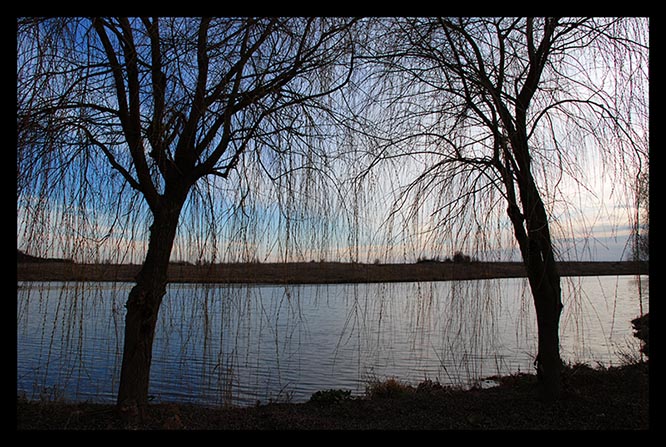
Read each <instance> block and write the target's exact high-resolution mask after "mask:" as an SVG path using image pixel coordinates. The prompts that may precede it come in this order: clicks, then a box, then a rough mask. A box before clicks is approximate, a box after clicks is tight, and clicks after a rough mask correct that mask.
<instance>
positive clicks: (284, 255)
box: [17, 47, 644, 262]
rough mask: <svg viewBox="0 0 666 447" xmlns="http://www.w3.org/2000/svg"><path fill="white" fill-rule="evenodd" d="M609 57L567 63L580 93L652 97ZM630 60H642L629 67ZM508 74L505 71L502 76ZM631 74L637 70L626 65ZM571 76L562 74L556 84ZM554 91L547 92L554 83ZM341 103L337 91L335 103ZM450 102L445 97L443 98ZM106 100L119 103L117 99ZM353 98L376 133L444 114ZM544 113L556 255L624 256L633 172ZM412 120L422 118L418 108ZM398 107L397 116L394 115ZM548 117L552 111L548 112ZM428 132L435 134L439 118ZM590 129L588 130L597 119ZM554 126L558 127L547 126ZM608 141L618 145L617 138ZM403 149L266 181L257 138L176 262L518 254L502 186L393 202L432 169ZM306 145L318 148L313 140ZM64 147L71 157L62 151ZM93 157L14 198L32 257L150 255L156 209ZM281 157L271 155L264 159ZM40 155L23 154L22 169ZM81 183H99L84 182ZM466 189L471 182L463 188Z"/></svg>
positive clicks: (187, 225)
mask: <svg viewBox="0 0 666 447" xmlns="http://www.w3.org/2000/svg"><path fill="white" fill-rule="evenodd" d="M146 48H147V47H146ZM609 54H610V53H609ZM32 55H33V54H32V53H30V51H27V52H26V53H25V54H24V55H23V56H24V57H26V60H30V57H31V56H32ZM613 57H614V59H613V60H612V61H611V62H608V61H601V60H599V61H596V60H593V59H594V58H591V59H590V60H589V61H587V60H584V59H582V58H578V59H577V58H573V60H575V62H572V63H570V65H568V66H567V67H569V69H571V70H573V71H572V73H573V72H576V73H583V77H582V78H581V79H583V80H585V81H590V80H591V81H593V84H595V85H602V87H600V89H599V90H598V91H593V92H592V93H589V92H588V91H586V90H585V88H581V92H580V93H577V95H578V97H586V96H585V95H590V94H591V95H592V96H591V97H592V98H594V100H595V101H600V99H599V98H597V97H596V96H595V95H597V96H598V95H601V94H606V93H607V94H608V97H609V98H619V99H618V101H621V100H623V98H625V97H624V96H622V97H619V96H617V95H629V96H627V97H628V98H635V97H640V95H641V94H643V93H644V92H643V91H642V90H640V91H639V90H638V89H637V90H636V92H631V91H627V86H626V85H623V84H622V83H620V82H616V81H615V79H614V78H612V77H611V76H606V72H605V71H604V70H602V69H601V68H603V67H605V65H604V64H606V63H610V64H611V65H612V64H615V65H614V67H619V68H624V67H625V65H626V66H629V65H631V64H633V63H634V61H631V60H628V59H627V58H625V57H624V56H623V55H622V54H620V53H613ZM625 59H626V60H625ZM639 63H640V61H639ZM623 64H625V65H623ZM26 67H27V68H26ZM29 67H30V65H29V64H28V65H25V67H23V69H25V70H26V72H27V71H28V68H29ZM600 67H601V68H600ZM19 68H21V67H19ZM629 68H630V69H631V70H634V68H633V66H632V67H629ZM638 68H639V69H640V66H638ZM587 69H590V70H587ZM585 70H587V72H585ZM19 72H20V73H21V74H22V76H20V78H21V79H25V78H24V77H23V72H22V71H21V70H19ZM510 72H511V71H510V70H507V74H509V73H510ZM634 73H635V72H633V71H631V74H634ZM366 74H367V73H363V71H362V70H361V71H360V75H359V76H360V78H363V76H365V75H366ZM25 76H27V75H25ZM423 76H425V74H424V75H423ZM91 79H92V77H91ZM100 79H102V80H103V79H104V78H103V77H102V78H100ZM146 79H149V76H146ZM433 79H434V80H435V81H441V80H439V79H437V78H436V76H435V77H434V78H432V79H430V78H428V81H431V80H433ZM629 79H630V80H631V79H632V78H631V77H630V78H629ZM636 79H638V78H636ZM365 81H367V82H375V81H374V79H373V78H372V77H368V78H367V79H359V80H358V82H365ZM396 82H397V81H396ZM398 83H399V82H398ZM102 84H103V82H102V83H100V84H99V85H102ZM638 84H640V80H639V81H638V82H637V84H636V85H638ZM414 85H416V87H414ZM424 85H428V84H427V82H425V83H424V84H423V85H420V84H409V85H408V87H409V88H408V90H407V91H409V92H416V93H417V94H421V93H423V91H422V90H419V89H420V88H421V89H427V88H426V87H423V86H424ZM432 85H434V84H432ZM572 85H577V84H575V83H573V84H572ZM562 86H566V84H562V85H559V84H557V85H556V86H555V87H557V88H562ZM148 87H149V86H147V87H146V88H147V89H148ZM547 87H548V88H552V86H550V85H548V86H547ZM629 87H630V88H629V90H631V89H632V88H634V86H633V83H631V85H630V86H629ZM373 88H374V87H373ZM428 88H429V87H428ZM557 88H554V89H553V91H556V90H557ZM575 88H578V87H575ZM604 89H609V91H608V92H605V91H604ZM380 90H381V89H380ZM359 91H362V89H361V90H359ZM368 91H372V89H368ZM544 92H545V93H544V96H543V98H544V100H545V101H546V103H545V104H548V101H556V102H557V100H558V99H559V98H560V97H559V96H554V97H552V98H551V97H550V96H549V95H550V93H548V89H547V88H546V89H544ZM20 93H21V92H20ZM174 94H176V95H177V94H178V91H177V90H175V91H174ZM632 95H633V96H632ZM28 96H30V95H28ZM35 96H38V95H35ZM421 98H422V99H423V98H425V99H423V101H424V102H422V103H420V102H419V101H417V100H414V101H412V97H411V96H410V97H408V98H406V99H405V107H411V106H414V107H415V110H417V111H419V112H422V111H423V110H425V109H426V108H427V107H430V106H424V105H423V104H426V102H427V101H429V100H431V99H432V98H435V97H434V96H433V97H430V96H428V95H425V96H422V97H421ZM436 98H437V99H441V98H439V97H436ZM553 98H554V99H553ZM338 99H340V98H339V97H336V96H334V95H332V98H331V101H336V100H338ZM347 99H349V98H347ZM355 99H356V98H353V100H355ZM388 99H389V101H391V100H392V98H390V97H389V98H388ZM639 99H640V98H639ZM400 100H401V99H399V100H398V102H399V101H400ZM444 100H445V101H446V100H448V99H447V97H444ZM352 102H353V101H352ZM368 104H370V105H368ZM109 105H110V106H113V103H112V102H111V103H110V104H109ZM537 105H538V104H537ZM542 106H543V105H542ZM146 107H147V112H146V113H149V111H150V110H151V108H150V107H149V106H146ZM358 107H360V108H361V109H362V110H354V113H359V114H360V113H362V112H367V113H368V114H367V115H365V116H367V117H371V118H372V119H374V120H376V126H377V127H378V128H379V127H381V126H385V128H384V129H380V130H382V131H384V132H386V135H388V138H392V137H394V136H396V135H398V136H399V133H398V132H400V131H401V130H404V131H406V132H410V131H412V129H414V128H416V127H417V126H421V127H428V126H431V125H434V124H435V123H438V122H439V121H438V120H439V115H440V110H439V107H440V105H439V103H435V106H432V107H433V108H432V109H430V110H428V111H426V113H425V114H424V116H426V119H425V120H424V122H423V123H420V122H411V121H407V120H404V119H403V118H402V115H401V114H400V113H401V112H402V109H398V111H397V112H396V115H395V116H391V115H390V113H388V112H387V109H386V107H385V104H380V103H373V102H372V101H371V102H364V101H359V106H358ZM547 109H548V110H550V111H552V113H553V117H554V119H555V120H557V119H561V120H562V121H561V123H560V122H559V121H556V124H555V125H551V127H550V128H546V131H545V132H544V133H543V134H541V135H536V137H535V138H533V139H532V141H534V144H535V145H539V148H538V151H535V153H537V154H539V157H540V158H539V157H537V158H539V159H538V160H536V161H535V165H538V166H540V168H542V169H543V172H540V173H537V183H538V184H539V186H540V187H541V188H542V190H543V191H544V199H545V200H544V201H545V204H546V207H547V209H548V212H549V215H550V219H551V233H552V235H553V239H554V244H555V246H556V249H557V250H558V254H559V257H560V259H563V260H599V261H617V260H621V259H624V258H626V256H627V240H628V238H629V236H630V234H631V228H632V225H631V222H632V220H631V219H632V217H633V216H634V215H635V214H636V213H635V210H634V199H633V197H631V194H630V193H628V192H627V191H631V189H632V188H631V185H628V184H626V178H627V176H626V175H624V174H622V173H620V174H621V175H613V174H617V172H615V173H613V172H611V171H613V169H614V167H613V166H607V165H606V164H605V163H604V160H603V156H604V152H603V151H595V150H588V148H587V146H586V147H582V148H578V147H576V145H577V144H579V143H581V142H582V143H584V145H587V144H589V145H590V146H594V145H595V144H598V141H596V142H595V141H590V142H587V141H584V140H585V139H586V138H588V137H585V136H583V137H582V138H581V136H580V134H578V133H576V130H573V131H572V130H571V129H570V128H569V127H568V124H569V122H568V121H567V119H569V118H570V115H567V114H566V113H563V114H560V115H558V113H559V110H558V107H553V108H552V109H551V108H549V107H547ZM537 110H538V109H537ZM556 111H558V113H555V112H556ZM373 114H374V115H373ZM414 116H416V117H419V118H418V119H421V118H420V117H421V115H419V114H416V115H414ZM396 117H397V120H395V119H394V118H396ZM576 118H589V122H588V121H585V123H584V124H585V125H590V126H592V127H591V130H592V131H594V130H595V129H597V124H598V123H597V122H596V121H595V120H596V119H597V118H596V115H594V114H592V115H591V116H590V117H587V116H585V115H583V116H576ZM243 119H244V117H243ZM391 119H394V120H393V121H391ZM414 119H415V120H416V119H417V118H414ZM428 119H430V120H432V122H429V121H428ZM548 119H551V117H550V115H548ZM456 120H457V118H456ZM543 121H546V120H545V119H544V120H543ZM456 122H457V121H456ZM424 123H425V124H424ZM442 126H443V127H442V129H445V130H446V131H450V129H449V128H448V127H447V126H448V124H447V122H446V121H445V120H444V119H442ZM428 128H429V127H428ZM433 129H435V130H437V131H439V128H436V127H433ZM466 129H467V130H466V131H467V132H468V134H465V130H463V131H462V132H461V133H460V135H459V136H460V138H461V140H460V141H462V142H463V143H465V144H464V145H463V147H468V148H469V150H470V151H471V152H470V154H472V156H476V155H477V154H480V153H483V151H484V150H487V149H488V145H484V144H486V143H484V142H483V141H481V140H479V141H480V144H477V143H478V141H477V142H475V140H476V139H477V138H478V135H482V132H483V131H481V133H478V134H477V132H476V131H475V130H474V129H475V128H474V127H472V126H470V127H468V128H466ZM470 129H472V130H470ZM584 130H585V131H588V132H589V131H590V128H589V127H588V128H585V129H584ZM549 131H552V133H553V135H547V133H548V132H549ZM455 133H456V132H454V134H455ZM555 134H557V135H555ZM602 137H605V136H602ZM452 138H458V136H455V137H452ZM414 141H416V140H414ZM608 141H612V135H611V139H610V140H608ZM470 142H471V143H470ZM417 143H418V144H422V146H420V149H421V150H423V151H424V152H427V151H432V152H437V151H438V150H443V149H441V148H439V147H436V146H432V147H431V146H427V144H429V143H428V142H424V141H418V142H417ZM295 144H298V143H295ZM318 144H329V145H331V147H332V148H333V151H332V153H333V154H336V153H338V149H342V153H343V154H344V153H345V151H347V153H351V154H363V153H365V152H367V153H369V154H371V155H372V154H373V151H376V150H377V149H376V148H374V147H372V145H373V144H374V142H373V140H372V138H367V139H363V137H360V136H357V135H345V136H335V135H333V136H332V138H330V140H327V141H324V142H323V143H322V142H319V143H318ZM424 144H425V146H423V145H424ZM398 149H399V150H402V151H403V153H402V155H405V154H407V156H401V157H399V158H395V159H394V160H392V161H393V164H391V165H389V166H387V167H386V168H380V169H378V170H377V171H376V172H373V173H372V174H371V175H368V176H367V177H366V178H365V180H367V182H366V183H364V184H362V185H359V184H357V183H355V182H354V178H356V177H357V176H358V174H359V173H360V172H361V169H362V166H361V165H363V163H367V159H365V160H363V159H360V161H359V159H353V157H351V158H350V159H349V160H345V159H344V156H341V157H340V159H337V160H334V161H331V163H332V165H333V166H334V167H333V168H332V171H330V172H329V174H330V177H329V178H315V177H313V176H308V175H306V174H303V175H301V174H298V173H297V174H294V175H288V176H285V177H280V178H279V179H278V180H277V181H274V182H270V181H267V179H266V177H265V176H264V175H263V174H262V173H261V172H260V170H259V169H258V168H257V166H256V164H253V157H255V156H257V154H258V153H259V152H260V151H261V148H260V147H257V148H254V150H253V151H252V152H251V153H250V154H249V155H248V156H247V157H244V158H243V160H242V163H241V165H240V166H239V168H238V172H236V173H234V175H233V176H232V177H233V178H230V179H229V180H228V181H227V182H226V183H222V181H221V180H219V179H212V180H210V181H209V183H206V184H204V185H202V186H201V187H200V188H198V189H197V191H196V192H195V193H191V194H190V201H189V202H188V206H186V209H185V211H184V213H183V216H182V218H181V222H180V227H179V234H178V237H177V240H176V244H175V246H174V250H173V254H172V259H173V260H185V261H188V262H196V261H199V260H206V261H209V260H213V259H215V260H216V261H241V260H242V261H251V260H256V261H261V262H265V261H276V260H305V261H309V260H315V261H319V260H330V261H349V260H356V261H359V262H374V261H375V260H379V261H383V262H414V261H416V260H417V259H418V258H421V257H430V258H432V257H436V258H445V257H452V256H453V254H454V253H455V252H456V251H462V252H464V253H466V254H469V255H472V256H474V257H478V258H480V259H489V260H518V255H517V251H516V246H515V242H514V240H513V235H512V229H511V226H510V222H509V221H508V218H507V217H506V212H505V209H506V205H504V203H505V202H503V201H502V200H498V201H496V202H495V200H497V199H498V198H501V197H499V196H498V195H497V194H496V195H494V196H492V195H491V196H489V197H490V199H489V200H485V199H484V200H479V202H478V203H477V202H475V201H472V202H467V203H464V204H463V205H469V206H468V207H467V208H465V207H464V206H463V207H461V208H460V214H457V213H458V210H459V208H455V207H453V208H449V207H448V205H447V204H446V202H447V201H450V200H455V199H456V194H457V192H458V191H460V189H456V186H451V185H450V184H447V183H446V182H441V181H440V183H439V184H440V186H441V189H439V190H429V191H428V193H429V195H427V197H425V198H421V197H418V196H408V200H407V201H406V202H404V203H403V205H404V206H403V207H401V208H399V209H396V207H395V203H396V201H398V202H399V200H398V199H399V197H400V194H401V193H402V192H403V191H404V190H405V189H404V188H405V187H406V185H407V184H409V182H410V181H412V179H413V178H415V177H417V176H418V175H419V173H420V172H423V166H424V165H419V164H418V163H419V162H418V161H416V160H412V157H411V154H412V152H410V151H411V150H412V149H413V148H412V147H410V146H408V145H407V146H406V147H402V148H398ZM554 149H555V150H554ZM602 149H603V148H602ZM606 149H608V148H606ZM88 150H93V149H88ZM114 150H115V148H114ZM301 150H303V153H309V151H308V150H306V149H303V148H301ZM417 150H418V148H417ZM448 150H450V149H448ZM621 150H624V149H621ZM326 151H327V149H324V152H326ZM539 151H540V152H539ZM121 153H123V151H122V148H119V149H118V154H121ZM374 153H375V154H376V153H377V152H374ZM125 154H126V151H125ZM98 155H99V153H98ZM562 155H563V156H562ZM64 156H65V158H68V157H69V156H68V154H67V152H66V151H65V152H64ZM264 156H265V155H264ZM97 159H98V160H97V161H99V162H100V163H101V164H99V165H98V164H96V162H92V163H90V164H89V163H88V162H81V163H80V164H79V163H78V162H76V161H74V162H71V161H70V162H68V163H69V164H68V170H67V171H66V172H65V173H64V175H63V176H62V177H60V178H59V180H57V181H55V182H54V183H53V184H46V183H43V184H42V180H41V177H39V175H38V176H36V177H35V179H36V182H35V183H34V184H33V187H34V189H33V190H26V191H21V192H20V194H19V195H20V201H19V203H18V207H17V226H18V228H17V245H18V248H19V249H22V250H24V251H27V252H28V253H30V254H33V255H38V256H49V257H66V258H73V259H75V260H77V261H82V262H83V261H87V262H90V261H94V262H103V261H114V260H115V261H120V262H141V260H142V258H143V255H144V252H145V247H146V241H147V236H148V231H147V229H148V225H149V219H150V218H149V213H148V210H147V207H146V206H145V203H143V202H142V200H141V199H140V198H139V199H137V198H136V196H131V197H130V198H128V199H125V197H124V196H125V195H126V194H127V190H126V189H123V187H122V186H121V183H122V182H119V181H118V180H122V179H119V176H117V175H116V176H115V178H114V177H113V176H109V175H108V173H109V172H110V171H111V172H113V170H110V168H109V167H108V166H103V165H104V163H105V162H106V160H105V159H104V157H102V156H100V157H97ZM128 160H129V157H127V158H126V159H124V160H123V159H121V162H125V163H127V164H129V165H131V164H132V162H131V161H128ZM275 160H278V167H283V166H282V165H281V164H280V163H279V162H280V160H281V159H278V158H276V159H275ZM275 160H273V159H271V160H269V163H270V162H273V161H275ZM621 160H622V159H621ZM254 161H256V160H254ZM336 163H337V164H336ZM558 163H562V164H564V166H565V169H564V170H562V169H561V166H562V165H560V166H558ZM611 163H613V162H611ZM35 164H38V163H35ZM35 164H32V165H30V163H28V164H26V166H27V165H30V166H33V165H35ZM539 164H540V165H539ZM45 165H46V166H47V170H48V169H51V167H49V166H48V164H45ZM425 166H427V164H426V165H425ZM553 166H555V168H554V169H553ZM131 169H132V168H130V170H131ZM305 172H309V170H305ZM562 173H563V174H562ZM45 176H46V174H45V175H44V177H45ZM623 179H625V180H623ZM50 181H53V180H50ZM438 181H439V180H438ZM44 185H45V186H44ZM84 185H92V186H91V187H89V188H87V189H86V188H83V186H84ZM459 186H460V188H465V187H466V186H465V185H464V184H459ZM40 188H42V189H41V190H40ZM447 188H448V189H447ZM128 189H129V188H128ZM285 190H286V191H287V192H286V193H285ZM415 200H416V201H418V206H413V205H415V204H417V202H416V201H415ZM465 200H467V199H465ZM470 204H471V205H470ZM489 204H494V206H491V205H489ZM456 206H457V205H456ZM443 210H444V211H443ZM447 213H448V214H447ZM451 216H455V217H456V219H453V218H451Z"/></svg>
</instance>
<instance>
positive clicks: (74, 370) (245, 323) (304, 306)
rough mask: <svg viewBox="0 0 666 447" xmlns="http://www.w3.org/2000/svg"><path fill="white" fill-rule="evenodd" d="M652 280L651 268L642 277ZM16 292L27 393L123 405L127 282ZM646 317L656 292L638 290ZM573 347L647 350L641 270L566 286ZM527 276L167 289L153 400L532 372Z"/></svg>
mask: <svg viewBox="0 0 666 447" xmlns="http://www.w3.org/2000/svg"><path fill="white" fill-rule="evenodd" d="M645 283H647V277H643V278H642V281H641V285H642V286H644V284H645ZM22 286H23V287H21V288H20V289H19V291H18V301H17V303H18V306H17V323H18V326H17V341H18V346H17V348H18V353H17V363H18V365H17V366H18V380H17V389H18V391H19V392H20V393H25V395H26V396H27V397H30V398H33V399H37V398H40V395H41V396H42V397H43V398H54V397H61V396H64V397H66V398H68V399H77V400H90V401H113V400H114V398H115V393H116V391H117V385H118V376H119V371H120V362H121V351H122V337H123V324H124V323H123V321H124V320H123V319H124V312H125V309H124V302H125V300H126V298H127V294H128V293H129V290H130V288H131V284H127V283H67V284H63V283H25V284H23V285H22ZM640 299H641V300H642V306H643V310H644V311H646V312H647V303H648V296H647V291H646V290H645V291H644V292H643V293H642V295H641V296H640ZM563 301H564V304H565V310H564V313H563V316H562V329H561V334H562V335H561V343H562V355H563V358H564V359H565V360H567V361H572V362H587V363H590V364H593V365H594V364H595V363H597V362H599V363H602V364H604V365H610V364H617V363H619V362H620V361H621V360H622V358H623V356H626V355H628V354H629V355H637V354H636V353H638V347H639V342H638V340H636V339H635V338H634V337H632V328H631V324H630V320H631V319H633V318H634V317H636V316H637V315H638V314H639V312H640V303H639V301H640V300H639V294H638V287H637V283H636V280H635V278H634V277H587V278H569V279H568V280H566V281H565V282H564V284H563ZM533 313H534V311H533V307H532V304H531V295H530V293H529V290H528V288H527V282H526V281H525V280H523V279H502V280H484V281H456V282H439V283H397V284H348V285H319V286H244V285H236V286H233V285H231V286H230V285H224V286H222V285H192V284H174V285H171V286H169V289H168V293H167V295H166V296H165V298H164V301H163V305H162V308H161V310H160V317H159V322H158V326H157V334H156V338H155V346H154V352H153V364H152V372H151V392H150V393H151V395H152V396H154V399H156V400H160V401H185V402H196V403H203V404H212V405H220V404H228V403H232V404H240V405H248V404H254V403H255V402H256V401H257V400H258V401H261V402H266V401H269V400H289V399H291V400H292V401H303V400H307V399H308V398H309V396H310V395H311V394H312V393H313V392H315V391H317V390H321V389H329V388H344V389H350V390H352V391H353V392H354V393H356V394H360V393H362V392H363V391H364V387H365V384H366V383H367V381H368V380H370V379H373V378H379V379H383V378H387V377H397V378H399V379H400V380H405V381H410V382H413V383H417V382H419V381H421V380H423V379H426V378H427V379H431V380H439V381H440V382H441V383H443V384H455V385H465V384H469V383H471V382H473V381H476V380H479V379H482V378H484V377H487V376H491V375H494V374H510V373H514V372H518V371H531V370H532V363H533V355H534V353H535V350H536V324H535V319H534V316H533Z"/></svg>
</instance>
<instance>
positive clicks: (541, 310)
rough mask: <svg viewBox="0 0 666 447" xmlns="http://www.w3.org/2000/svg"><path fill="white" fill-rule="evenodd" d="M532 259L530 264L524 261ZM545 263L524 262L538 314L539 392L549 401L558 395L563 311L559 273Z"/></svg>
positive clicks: (550, 262) (537, 363)
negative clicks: (560, 334)
mask: <svg viewBox="0 0 666 447" xmlns="http://www.w3.org/2000/svg"><path fill="white" fill-rule="evenodd" d="M528 263H531V264H533V265H527V264H528ZM546 264H552V266H553V267H554V265H555V261H554V260H552V259H551V260H550V261H546V262H545V263H541V262H531V260H530V261H528V262H526V266H527V272H528V277H529V282H530V288H531V289H532V296H533V299H534V307H535V309H536V315H537V330H538V337H539V341H538V352H537V357H536V360H535V365H536V368H537V381H538V386H539V395H540V396H541V398H542V399H543V400H545V401H548V402H552V401H555V400H557V399H559V397H560V393H561V388H562V383H561V372H562V360H561V358H560V336H559V327H560V314H561V313H562V301H561V288H560V276H559V274H558V273H557V271H556V269H554V268H550V267H548V266H547V265H546Z"/></svg>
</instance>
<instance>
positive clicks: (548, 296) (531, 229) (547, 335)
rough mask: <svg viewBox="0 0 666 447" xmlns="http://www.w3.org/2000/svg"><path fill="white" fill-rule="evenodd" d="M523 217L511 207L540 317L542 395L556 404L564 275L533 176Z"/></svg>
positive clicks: (524, 189) (523, 188)
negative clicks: (561, 281) (560, 269)
mask: <svg viewBox="0 0 666 447" xmlns="http://www.w3.org/2000/svg"><path fill="white" fill-rule="evenodd" d="M519 189H520V193H521V202H522V203H523V213H522V214H521V213H519V212H517V210H516V208H517V207H515V206H514V207H511V206H510V207H509V216H510V218H511V221H512V223H513V227H514V232H515V235H516V239H517V240H518V244H519V246H520V250H521V254H522V258H523V263H524V264H525V267H526V270H527V277H528V280H529V283H530V289H531V290H532V297H533V301H534V307H535V310H536V315H537V332H538V351H537V356H536V360H535V362H534V364H535V366H536V369H537V380H538V387H539V395H540V397H541V398H542V399H543V400H544V401H548V402H552V401H555V400H557V399H559V397H560V394H561V388H562V383H561V372H562V360H561V358H560V337H559V324H560V315H561V313H562V307H563V306H562V292H561V286H560V275H559V272H558V269H557V263H556V261H555V256H554V253H553V246H552V241H551V236H550V230H549V226H548V217H547V214H546V209H545V207H544V205H543V202H542V200H541V198H540V196H539V193H538V190H537V188H536V186H535V184H534V181H533V179H532V178H531V175H530V176H529V179H527V180H526V181H524V182H523V183H522V184H520V183H519Z"/></svg>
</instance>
